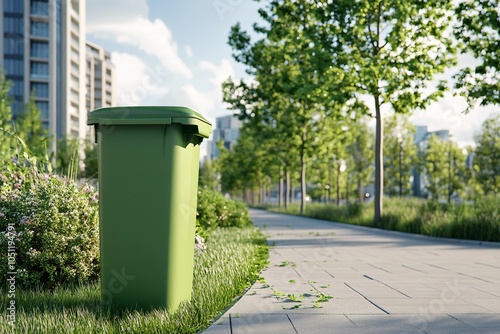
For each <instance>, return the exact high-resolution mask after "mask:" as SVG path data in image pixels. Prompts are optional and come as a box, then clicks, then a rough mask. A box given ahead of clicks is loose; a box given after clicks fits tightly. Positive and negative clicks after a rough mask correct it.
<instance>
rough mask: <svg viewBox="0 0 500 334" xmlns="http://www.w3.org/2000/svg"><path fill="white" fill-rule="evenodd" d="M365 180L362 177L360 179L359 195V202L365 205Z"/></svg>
mask: <svg viewBox="0 0 500 334" xmlns="http://www.w3.org/2000/svg"><path fill="white" fill-rule="evenodd" d="M363 193H364V191H363V180H362V179H361V177H359V178H358V194H359V202H360V203H363V202H364V201H365V194H363Z"/></svg>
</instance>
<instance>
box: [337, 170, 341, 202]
mask: <svg viewBox="0 0 500 334" xmlns="http://www.w3.org/2000/svg"><path fill="white" fill-rule="evenodd" d="M337 206H340V163H339V165H338V166H337Z"/></svg>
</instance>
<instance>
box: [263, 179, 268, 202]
mask: <svg viewBox="0 0 500 334" xmlns="http://www.w3.org/2000/svg"><path fill="white" fill-rule="evenodd" d="M266 195H267V186H266V183H264V184H263V185H262V201H263V204H266V203H267V200H266ZM268 199H269V198H268Z"/></svg>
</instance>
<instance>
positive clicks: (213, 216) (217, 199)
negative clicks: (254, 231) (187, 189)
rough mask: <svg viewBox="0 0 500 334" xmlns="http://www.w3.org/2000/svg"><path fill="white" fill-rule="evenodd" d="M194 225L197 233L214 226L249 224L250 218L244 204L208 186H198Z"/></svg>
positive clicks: (244, 225) (243, 225) (241, 225)
mask: <svg viewBox="0 0 500 334" xmlns="http://www.w3.org/2000/svg"><path fill="white" fill-rule="evenodd" d="M196 225H197V228H198V233H200V232H201V233H200V234H203V233H204V232H205V233H206V232H208V231H210V230H212V229H215V228H216V227H246V226H251V225H252V220H251V219H250V215H249V213H248V208H247V207H246V205H245V204H243V203H241V202H235V201H233V200H231V199H229V198H226V197H224V195H222V194H221V193H219V192H216V191H213V190H210V189H208V188H199V190H198V206H197V213H196Z"/></svg>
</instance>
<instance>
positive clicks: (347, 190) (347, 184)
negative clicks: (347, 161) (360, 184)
mask: <svg viewBox="0 0 500 334" xmlns="http://www.w3.org/2000/svg"><path fill="white" fill-rule="evenodd" d="M345 202H346V204H349V173H347V172H346V183H345Z"/></svg>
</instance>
